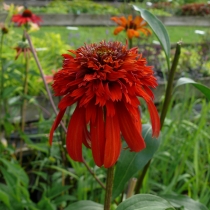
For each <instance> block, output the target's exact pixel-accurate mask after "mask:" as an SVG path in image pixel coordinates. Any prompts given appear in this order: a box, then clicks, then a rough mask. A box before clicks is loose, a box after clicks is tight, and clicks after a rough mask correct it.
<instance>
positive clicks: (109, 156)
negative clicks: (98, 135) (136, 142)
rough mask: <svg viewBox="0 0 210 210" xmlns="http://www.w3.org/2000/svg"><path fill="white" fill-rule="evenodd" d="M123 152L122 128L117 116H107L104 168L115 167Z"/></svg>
mask: <svg viewBox="0 0 210 210" xmlns="http://www.w3.org/2000/svg"><path fill="white" fill-rule="evenodd" d="M120 151H121V141H120V126H119V123H118V119H117V115H116V114H115V115H114V116H113V117H111V116H108V115H106V145H105V153H104V167H105V168H110V167H111V166H113V165H114V164H115V163H116V161H117V159H118V157H119V155H120Z"/></svg>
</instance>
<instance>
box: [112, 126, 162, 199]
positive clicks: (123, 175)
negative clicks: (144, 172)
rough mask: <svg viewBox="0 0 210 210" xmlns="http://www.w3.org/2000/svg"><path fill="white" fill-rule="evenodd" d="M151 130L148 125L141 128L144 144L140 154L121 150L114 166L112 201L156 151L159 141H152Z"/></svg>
mask: <svg viewBox="0 0 210 210" xmlns="http://www.w3.org/2000/svg"><path fill="white" fill-rule="evenodd" d="M151 130H152V128H151V126H150V125H149V124H146V125H143V126H142V135H143V138H144V140H145V143H146V148H145V149H144V150H142V151H141V152H130V151H129V149H127V150H122V152H121V155H120V158H119V160H118V162H117V165H116V170H115V177H114V186H113V194H112V199H115V198H116V197H117V196H118V195H119V194H120V193H121V192H122V191H123V189H124V187H125V184H126V182H127V181H128V180H129V179H130V178H131V177H133V176H134V175H135V174H136V172H138V171H139V170H141V169H142V168H143V167H144V166H145V165H146V164H147V163H148V161H149V160H150V159H151V158H152V157H153V155H154V153H155V152H156V150H157V149H158V147H159V144H160V139H159V138H158V139H153V138H152V131H151Z"/></svg>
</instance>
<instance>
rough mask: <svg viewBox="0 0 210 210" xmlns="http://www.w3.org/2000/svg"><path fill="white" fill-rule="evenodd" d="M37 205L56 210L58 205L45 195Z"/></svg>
mask: <svg viewBox="0 0 210 210" xmlns="http://www.w3.org/2000/svg"><path fill="white" fill-rule="evenodd" d="M37 207H38V208H39V209H47V210H56V206H55V205H54V204H52V203H51V202H50V200H49V199H48V198H46V197H45V196H43V197H42V199H41V200H40V201H39V203H38V204H37Z"/></svg>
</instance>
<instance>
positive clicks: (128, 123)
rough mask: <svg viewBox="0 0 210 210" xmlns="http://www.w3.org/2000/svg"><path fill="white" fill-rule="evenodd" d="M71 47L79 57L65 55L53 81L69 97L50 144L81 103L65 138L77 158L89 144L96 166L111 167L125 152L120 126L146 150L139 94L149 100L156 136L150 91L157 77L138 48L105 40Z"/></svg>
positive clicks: (136, 145)
mask: <svg viewBox="0 0 210 210" xmlns="http://www.w3.org/2000/svg"><path fill="white" fill-rule="evenodd" d="M69 52H71V53H73V54H74V56H72V55H69V54H63V57H64V61H63V69H61V70H60V71H59V72H57V73H56V74H55V76H54V83H53V85H52V87H53V89H54V91H55V95H56V96H64V97H63V98H62V100H61V101H60V103H59V105H58V107H59V109H60V112H59V114H58V116H57V118H56V120H55V122H54V124H53V126H52V128H51V131H50V144H52V139H53V132H54V130H55V129H56V128H57V126H58V124H59V123H60V121H61V119H62V117H63V115H64V113H65V111H66V108H67V107H68V106H71V105H72V104H74V103H77V106H76V109H75V111H74V113H73V115H72V117H71V119H70V122H69V125H68V130H67V139H66V147H67V151H68V153H69V155H70V157H71V158H72V159H73V160H75V161H80V162H82V161H83V157H82V144H84V145H85V146H86V147H88V148H91V149H92V154H93V158H94V161H95V163H96V165H98V166H102V165H104V167H106V168H109V167H111V166H112V165H114V164H115V163H116V161H117V159H118V157H119V155H120V151H121V140H120V131H121V133H122V135H123V137H124V139H125V141H126V142H127V145H128V147H129V148H130V149H131V151H135V152H139V151H141V150H142V149H144V148H145V142H144V139H143V138H142V135H141V118H140V113H139V109H138V106H139V105H140V102H139V99H138V96H139V97H142V98H143V99H144V100H145V101H146V103H147V106H148V109H149V112H150V117H151V122H152V129H153V136H154V137H158V135H159V131H160V121H159V116H158V112H157V110H156V107H155V105H154V103H153V93H152V91H151V90H150V87H151V88H155V87H156V86H157V81H156V78H155V77H154V76H153V70H152V67H150V66H146V59H145V58H142V56H141V54H138V52H137V48H132V49H130V50H129V49H128V48H127V46H124V45H123V44H122V43H120V42H108V43H106V42H105V41H102V42H100V43H99V44H90V45H85V46H84V47H81V48H79V49H77V50H76V51H73V50H69ZM88 127H89V128H90V129H88Z"/></svg>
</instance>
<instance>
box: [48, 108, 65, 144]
mask: <svg viewBox="0 0 210 210" xmlns="http://www.w3.org/2000/svg"><path fill="white" fill-rule="evenodd" d="M65 111H66V108H65V109H62V110H60V112H59V113H58V115H57V117H56V119H55V121H54V123H53V125H52V128H51V130H50V137H49V143H50V145H52V140H53V133H54V131H55V129H56V128H57V127H58V125H59V123H60V121H61V119H62V118H63V115H64V113H65Z"/></svg>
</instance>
